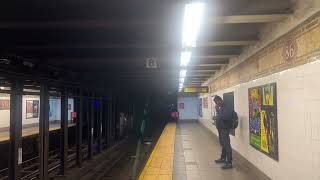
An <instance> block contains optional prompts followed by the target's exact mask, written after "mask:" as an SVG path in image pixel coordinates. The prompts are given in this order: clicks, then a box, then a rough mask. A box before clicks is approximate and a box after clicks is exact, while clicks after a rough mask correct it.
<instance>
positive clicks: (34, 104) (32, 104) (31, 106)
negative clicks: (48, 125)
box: [26, 100, 39, 119]
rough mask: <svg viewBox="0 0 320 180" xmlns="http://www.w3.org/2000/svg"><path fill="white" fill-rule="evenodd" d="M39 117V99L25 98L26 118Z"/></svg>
mask: <svg viewBox="0 0 320 180" xmlns="http://www.w3.org/2000/svg"><path fill="white" fill-rule="evenodd" d="M32 118H39V100H26V119H32Z"/></svg>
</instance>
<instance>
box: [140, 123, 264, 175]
mask: <svg viewBox="0 0 320 180" xmlns="http://www.w3.org/2000/svg"><path fill="white" fill-rule="evenodd" d="M220 152H221V148H220V145H219V142H218V138H217V137H216V136H215V135H214V134H213V133H212V132H211V131H209V130H208V129H207V128H206V127H204V126H203V125H202V124H201V123H199V122H197V121H192V122H183V123H181V122H179V123H169V124H168V125H167V126H166V127H165V129H164V131H163V133H162V134H161V136H160V138H159V140H158V142H157V144H156V145H155V147H154V149H153V151H152V153H151V155H150V157H149V160H148V161H147V163H146V164H145V166H144V169H143V171H142V172H141V174H140V176H139V180H171V179H173V180H260V179H261V180H262V179H268V177H264V176H263V174H261V173H260V172H259V171H258V170H256V169H255V168H253V167H250V165H248V164H247V163H248V162H246V161H245V160H244V159H243V158H242V157H241V156H240V155H238V154H237V153H236V152H234V168H233V169H229V170H223V169H221V164H216V163H215V162H214V160H215V159H217V158H219V157H220Z"/></svg>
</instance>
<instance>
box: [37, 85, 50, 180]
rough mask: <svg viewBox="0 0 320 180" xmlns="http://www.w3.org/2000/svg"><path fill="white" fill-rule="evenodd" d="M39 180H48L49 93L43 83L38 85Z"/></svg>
mask: <svg viewBox="0 0 320 180" xmlns="http://www.w3.org/2000/svg"><path fill="white" fill-rule="evenodd" d="M40 86H41V87H40V122H39V123H40V127H39V136H40V148H39V156H40V167H39V172H40V176H39V179H40V180H47V179H49V178H48V160H49V155H48V149H49V92H48V85H47V84H46V83H44V82H42V83H41V85H40Z"/></svg>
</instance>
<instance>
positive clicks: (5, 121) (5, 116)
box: [0, 93, 10, 128]
mask: <svg viewBox="0 0 320 180" xmlns="http://www.w3.org/2000/svg"><path fill="white" fill-rule="evenodd" d="M0 99H1V100H10V95H9V94H2V93H1V94H0ZM9 124H10V110H0V128H2V127H9Z"/></svg>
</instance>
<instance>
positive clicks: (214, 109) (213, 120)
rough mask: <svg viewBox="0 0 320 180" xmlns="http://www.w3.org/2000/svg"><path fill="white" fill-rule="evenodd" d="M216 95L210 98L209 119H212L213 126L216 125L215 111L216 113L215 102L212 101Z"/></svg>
mask: <svg viewBox="0 0 320 180" xmlns="http://www.w3.org/2000/svg"><path fill="white" fill-rule="evenodd" d="M215 96H216V95H213V96H211V104H212V105H211V119H212V124H213V125H214V126H215V125H216V124H217V122H216V118H215V116H217V111H216V104H215V102H214V101H213V99H214V97H215Z"/></svg>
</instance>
